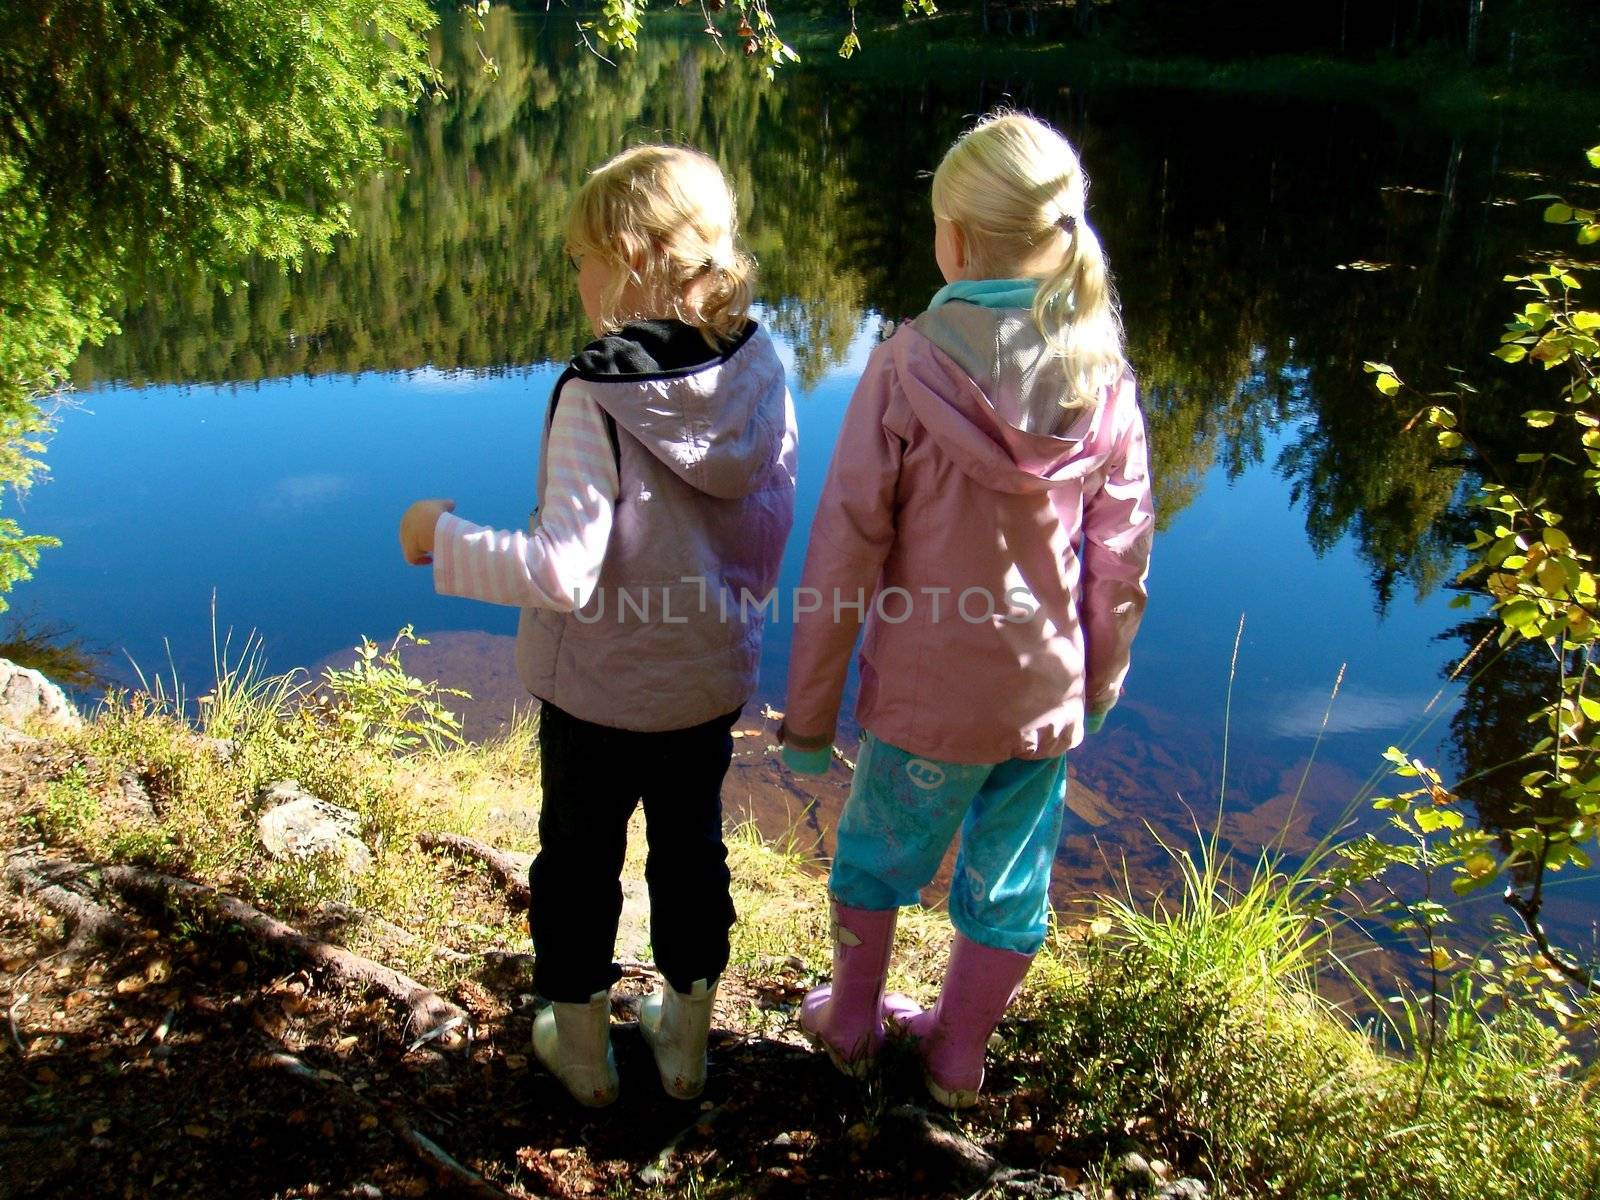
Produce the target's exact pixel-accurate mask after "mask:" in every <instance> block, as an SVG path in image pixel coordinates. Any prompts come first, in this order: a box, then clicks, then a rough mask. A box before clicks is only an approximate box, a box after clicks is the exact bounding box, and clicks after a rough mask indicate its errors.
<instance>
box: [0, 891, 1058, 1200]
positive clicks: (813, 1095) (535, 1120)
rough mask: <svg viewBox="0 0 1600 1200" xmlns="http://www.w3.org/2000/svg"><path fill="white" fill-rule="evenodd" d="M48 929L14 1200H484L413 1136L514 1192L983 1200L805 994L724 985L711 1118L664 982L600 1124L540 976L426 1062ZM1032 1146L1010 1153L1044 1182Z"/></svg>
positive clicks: (212, 934) (900, 1069) (167, 952)
mask: <svg viewBox="0 0 1600 1200" xmlns="http://www.w3.org/2000/svg"><path fill="white" fill-rule="evenodd" d="M42 925H43V926H46V927H47V926H48V925H49V919H48V918H41V916H40V914H39V913H38V912H37V911H33V910H31V906H29V905H28V904H26V903H25V902H22V901H19V900H17V899H16V898H14V897H13V898H11V899H10V900H9V901H8V903H7V905H6V910H5V913H4V917H3V920H0V996H3V997H4V1000H3V1001H0V1003H4V1005H5V1006H6V1012H7V1018H8V1025H9V1029H8V1030H7V1031H6V1033H5V1036H6V1041H7V1046H6V1050H5V1053H4V1056H3V1057H0V1090H3V1094H4V1095H5V1096H7V1097H9V1098H10V1102H9V1103H8V1105H7V1106H6V1111H5V1112H4V1115H0V1180H3V1183H0V1194H3V1195H4V1196H6V1197H17V1198H19V1200H20V1198H22V1197H47V1196H48V1197H62V1198H65V1197H80V1196H81V1197H95V1198H97V1200H98V1198H103V1197H107V1196H124V1197H130V1198H131V1197H156V1196H172V1197H211V1196H217V1197H223V1196H226V1197H291V1196H350V1197H371V1196H377V1195H380V1194H381V1195H384V1196H424V1195H433V1194H446V1193H449V1192H460V1191H467V1192H469V1193H470V1192H471V1191H472V1189H471V1188H470V1187H466V1186H465V1185H459V1184H456V1183H453V1182H452V1181H451V1179H450V1178H449V1177H448V1176H447V1175H446V1174H445V1173H444V1172H441V1171H440V1170H438V1169H435V1168H434V1166H433V1165H432V1164H431V1163H430V1162H429V1161H428V1151H427V1150H426V1149H425V1148H421V1147H420V1146H419V1144H418V1143H417V1142H416V1140H415V1138H414V1137H412V1136H411V1135H410V1133H408V1131H411V1132H412V1133H415V1134H421V1135H422V1137H424V1138H426V1139H428V1141H429V1142H431V1143H433V1144H434V1145H436V1146H437V1147H438V1148H439V1149H440V1150H441V1151H443V1152H444V1153H445V1154H448V1155H449V1156H450V1157H452V1158H453V1159H455V1160H456V1161H457V1162H458V1163H459V1164H461V1165H462V1166H464V1167H466V1168H468V1169H469V1170H471V1171H475V1172H477V1173H480V1174H482V1175H483V1176H485V1177H487V1179H489V1180H492V1181H493V1183H494V1185H496V1188H497V1189H503V1191H501V1192H500V1193H499V1194H506V1193H509V1194H510V1195H512V1196H523V1195H534V1196H605V1195H617V1196H626V1195H634V1194H638V1193H644V1192H649V1191H652V1190H656V1189H660V1190H662V1191H664V1192H667V1193H671V1194H704V1193H710V1194H716V1192H717V1190H718V1181H722V1183H721V1187H722V1189H723V1190H724V1194H735V1195H743V1194H757V1195H771V1196H787V1195H795V1196H799V1195H805V1196H844V1195H850V1196H854V1197H865V1196H885V1197H903V1196H940V1195H956V1194H960V1195H966V1194H968V1193H969V1192H970V1191H971V1188H970V1187H959V1186H954V1185H953V1184H952V1186H949V1187H947V1186H945V1183H946V1182H950V1181H948V1180H946V1181H941V1179H940V1178H938V1177H937V1165H938V1164H937V1163H930V1162H927V1161H918V1160H919V1159H921V1158H923V1157H924V1155H923V1154H922V1151H921V1149H920V1148H919V1147H917V1146H915V1145H902V1146H900V1147H898V1148H897V1146H896V1144H895V1142H894V1139H893V1138H892V1137H886V1136H885V1135H884V1134H883V1131H882V1128H881V1122H880V1120H879V1118H880V1117H881V1116H882V1114H883V1113H884V1112H885V1111H886V1109H887V1108H888V1107H890V1106H892V1105H897V1104H904V1103H907V1102H913V1101H916V1100H917V1099H918V1098H919V1096H920V1095H921V1088H920V1081H919V1080H918V1079H917V1077H916V1073H915V1069H914V1066H913V1065H912V1064H911V1063H908V1062H904V1061H900V1062H897V1063H892V1064H891V1068H890V1070H889V1071H888V1072H887V1074H886V1075H885V1077H884V1079H883V1080H882V1081H881V1082H879V1083H878V1084H875V1085H873V1086H871V1087H869V1088H863V1087H861V1086H859V1085H857V1084H855V1083H853V1082H851V1081H849V1080H846V1079H844V1078H843V1077H841V1076H839V1075H838V1074H837V1073H836V1072H835V1071H834V1070H833V1069H832V1068H831V1067H830V1066H829V1065H828V1063H827V1062H826V1060H825V1059H823V1058H822V1057H821V1056H819V1055H816V1054H814V1053H812V1052H811V1051H810V1050H809V1048H807V1047H806V1046H805V1045H804V1043H803V1042H802V1041H801V1040H800V1039H799V1038H798V1037H797V1036H795V1034H794V1032H793V1022H792V1019H791V1015H790V1011H789V1010H790V1009H791V1008H792V1006H793V1004H794V1003H795V1002H796V1001H797V999H798V996H799V989H798V988H797V987H796V986H794V985H793V984H791V983H788V982H786V981H785V980H784V979H783V977H782V976H781V975H775V976H774V977H773V978H771V979H769V980H766V981H760V982H751V981H745V980H730V986H727V987H725V988H724V990H723V992H722V994H721V995H720V997H719V1004H718V1018H719V1021H718V1023H719V1025H720V1026H721V1028H720V1030H719V1031H718V1033H717V1034H716V1035H715V1037H714V1040H713V1044H712V1049H711V1055H710V1081H709V1083H708V1085H707V1088H706V1092H705V1094H704V1096H703V1097H702V1099H701V1100H699V1101H697V1102H687V1103H686V1102H681V1101H675V1100H671V1099H668V1098H667V1096H666V1095H665V1093H664V1092H663V1091H662V1089H661V1086H660V1084H659V1081H658V1080H657V1078H656V1074H655V1067H654V1063H653V1062H652V1060H651V1057H650V1053H649V1050H648V1048H647V1047H646V1046H645V1044H644V1042H643V1041H642V1040H641V1038H640V1036H639V1033H638V1027H637V1024H635V1023H633V1022H632V1021H628V1020H627V1019H628V1018H629V1017H631V1016H633V1015H634V1013H635V1011H636V1009H635V1006H636V1003H637V998H638V996H639V995H641V994H643V993H644V992H645V991H646V990H647V989H648V988H649V986H650V985H651V981H650V980H649V979H647V978H642V977H635V978H630V979H625V980H624V981H623V984H622V985H620V986H619V988H618V989H617V997H616V1001H615V1015H616V1016H617V1018H618V1019H619V1020H620V1021H623V1022H625V1023H622V1024H619V1025H617V1027H616V1028H615V1030H614V1038H613V1040H614V1043H615V1047H616V1053H617V1060H618V1068H619V1070H620V1072H621V1076H622V1081H623V1091H622V1098H621V1099H620V1100H619V1101H618V1103H617V1104H616V1105H615V1106H614V1107H612V1108H610V1109H607V1110H605V1111H603V1112H594V1111H591V1110H587V1109H583V1108H580V1107H579V1106H577V1105H576V1104H574V1103H573V1102H572V1101H571V1100H570V1099H569V1098H568V1097H567V1096H566V1094H565V1092H564V1091H563V1090H562V1088H561V1086H560V1085H559V1084H558V1083H557V1082H556V1081H555V1079H554V1078H553V1077H552V1076H550V1075H548V1074H547V1073H546V1072H544V1071H543V1070H542V1069H541V1068H540V1067H539V1065H538V1063H537V1061H536V1060H534V1059H533V1058H532V1055H531V1053H530V1051H529V1049H528V1045H527V1042H528V1035H529V1029H530V1024H531V1020H532V1015H533V1012H534V1011H535V1009H534V1007H533V999H532V996H531V994H530V987H529V981H528V977H527V975H526V973H525V967H524V966H523V965H522V964H520V963H518V962H516V961H513V962H510V963H508V964H505V965H503V966H501V967H500V968H499V970H498V972H497V973H496V974H494V975H490V976H486V977H484V978H482V979H476V980H468V981H466V982H464V983H463V984H461V985H459V986H458V988H457V989H455V991H454V993H453V997H452V998H454V999H455V1000H457V1001H458V1002H459V1003H462V1004H463V1005H464V1006H465V1007H466V1008H467V1009H468V1010H469V1011H470V1012H471V1013H472V1015H473V1019H474V1023H475V1025H476V1036H475V1038H474V1040H473V1042H472V1044H471V1046H470V1048H469V1049H463V1050H458V1051H454V1052H449V1051H438V1050H435V1049H433V1048H431V1047H429V1046H422V1047H417V1048H414V1049H413V1048H410V1047H409V1045H408V1043H407V1041H406V1039H405V1035H404V1032H403V1031H402V1030H401V1029H400V1028H399V1027H398V1025H397V1023H396V1022H395V1020H394V1019H393V1017H392V1013H391V1010H390V1009H389V1007H388V1006H387V1005H386V1004H385V1003H384V1002H383V1001H381V1000H373V1001H367V1002H363V1001H362V1000H360V999H359V998H357V997H352V996H348V995H339V994H329V993H326V992H324V991H322V990H320V989H319V988H317V987H316V986H314V985H313V984H312V982H311V981H310V980H309V979H308V978H307V977H306V976H305V975H303V974H285V973H283V971H282V970H281V969H280V968H279V967H278V966H277V965H276V964H274V963H273V962H270V961H265V960H262V959H260V958H258V957H256V956H255V954H254V953H253V950H252V948H251V947H250V946H249V945H247V944H244V943H242V942H239V941H237V940H236V939H234V938H231V937H230V936H229V935H228V934H227V933H226V931H214V930H189V931H173V930H167V931H157V930H153V929H152V930H147V931H146V936H145V937H143V938H141V939H140V940H139V941H138V942H136V943H135V944H134V945H133V946H131V947H129V948H127V949H126V950H125V951H124V952H122V953H120V954H117V955H116V956H114V957H104V956H100V957H93V958H89V959H85V960H78V961H73V960H71V959H69V958H68V957H67V956H66V955H64V954H63V953H61V952H60V951H59V950H54V949H52V947H51V945H50V944H49V943H48V942H41V941H40V938H39V935H40V933H41V926H42ZM186 934H187V936H186ZM747 1015H748V1016H749V1017H751V1018H753V1019H754V1021H755V1022H757V1023H759V1025H761V1026H763V1027H764V1029H765V1031H764V1032H761V1031H758V1030H756V1029H752V1028H750V1027H749V1024H750V1022H749V1021H748V1020H745V1019H742V1018H744V1017H746V1016H747ZM741 1025H743V1026H744V1027H743V1028H741ZM993 1087H994V1094H993V1095H992V1096H991V1097H989V1098H987V1099H986V1100H985V1103H986V1104H987V1105H991V1106H1005V1105H1007V1104H1008V1103H1011V1102H1012V1101H1014V1100H1016V1099H1018V1097H1015V1096H1008V1095H1007V1094H1006V1092H1007V1081H1006V1080H1005V1079H1004V1078H997V1079H995V1080H994V1081H993ZM993 1115H996V1116H998V1115H999V1114H998V1113H995V1114H993ZM1030 1146H1031V1143H1029V1142H1028V1141H1027V1140H1026V1139H1024V1141H1023V1142H1022V1143H1021V1144H1019V1145H1013V1146H1009V1147H1005V1148H1004V1149H1005V1150H1006V1151H1007V1152H1008V1154H1009V1155H1010V1156H1015V1155H1016V1154H1017V1152H1018V1151H1019V1150H1021V1151H1022V1156H1023V1157H1024V1158H1031V1159H1032V1161H1033V1164H1037V1162H1038V1154H1037V1153H1033V1154H1031V1155H1030V1154H1028V1153H1027V1152H1028V1150H1029V1149H1030ZM930 1168H933V1170H932V1171H930ZM482 1194H485V1195H491V1194H496V1193H495V1192H494V1191H489V1190H485V1191H484V1192H483V1193H482Z"/></svg>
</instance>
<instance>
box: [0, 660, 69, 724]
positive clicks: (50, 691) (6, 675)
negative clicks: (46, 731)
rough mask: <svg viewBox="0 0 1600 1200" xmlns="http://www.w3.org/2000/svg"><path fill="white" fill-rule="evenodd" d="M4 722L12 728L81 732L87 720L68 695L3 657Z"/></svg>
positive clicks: (0, 696)
mask: <svg viewBox="0 0 1600 1200" xmlns="http://www.w3.org/2000/svg"><path fill="white" fill-rule="evenodd" d="M0 723H3V724H5V725H9V726H10V727H11V728H12V729H22V728H23V727H24V726H25V725H28V724H30V723H37V724H44V725H52V726H55V727H56V728H57V729H78V728H80V727H81V726H82V725H83V718H82V717H81V716H80V715H79V714H78V710H77V707H76V706H75V705H74V704H73V703H72V701H71V700H68V699H67V694H66V693H65V692H63V691H62V690H61V689H60V688H59V687H57V686H56V685H55V684H53V683H51V682H50V681H49V680H48V679H46V678H45V677H44V676H43V675H41V674H39V672H37V671H35V670H32V669H30V668H28V667H19V666H17V664H16V663H14V662H12V661H11V660H10V659H8V658H0Z"/></svg>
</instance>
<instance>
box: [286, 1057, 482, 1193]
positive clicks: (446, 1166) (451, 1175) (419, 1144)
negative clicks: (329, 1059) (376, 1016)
mask: <svg viewBox="0 0 1600 1200" xmlns="http://www.w3.org/2000/svg"><path fill="white" fill-rule="evenodd" d="M257 1061H258V1062H260V1063H261V1064H262V1065H263V1066H267V1067H271V1068H273V1069H274V1070H279V1071H285V1072H287V1073H288V1074H290V1075H293V1076H294V1077H295V1078H296V1079H303V1080H305V1081H306V1082H307V1083H312V1084H316V1085H317V1086H318V1087H322V1088H327V1089H329V1090H331V1091H336V1092H338V1093H339V1096H340V1099H341V1100H343V1101H344V1102H345V1103H346V1104H349V1105H350V1106H351V1107H353V1108H355V1109H357V1110H358V1111H360V1112H361V1113H362V1114H363V1115H367V1114H370V1115H372V1116H374V1117H377V1118H378V1119H379V1120H383V1121H384V1122H385V1123H386V1124H387V1125H388V1126H389V1128H390V1129H391V1130H393V1131H394V1134H395V1136H396V1137H398V1138H399V1139H400V1140H401V1141H402V1142H404V1143H405V1144H406V1146H407V1147H408V1148H409V1149H410V1150H411V1151H412V1153H414V1154H415V1155H416V1156H417V1157H418V1158H419V1159H421V1160H422V1161H423V1162H424V1163H426V1164H427V1165H428V1166H429V1167H431V1168H432V1169H433V1170H434V1172H435V1173H436V1174H437V1175H438V1176H439V1177H440V1178H441V1179H443V1180H445V1181H446V1182H447V1183H448V1185H449V1187H450V1190H451V1191H453V1192H456V1193H457V1194H459V1195H464V1196H477V1197H481V1198H483V1200H508V1197H510V1196H511V1193H510V1192H508V1191H506V1190H505V1188H503V1187H501V1186H500V1185H499V1184H497V1183H494V1182H493V1181H491V1180H489V1179H486V1178H484V1177H483V1176H482V1175H480V1174H479V1173H478V1172H476V1171H474V1170H473V1169H472V1168H471V1167H469V1166H466V1165H464V1164H463V1163H460V1162H458V1161H456V1159H455V1158H453V1157H452V1156H451V1155H450V1153H449V1152H448V1151H446V1150H445V1149H444V1148H443V1147H441V1146H440V1145H439V1144H438V1143H437V1142H435V1141H434V1140H433V1139H432V1138H430V1137H428V1136H426V1135H425V1134H423V1133H420V1132H419V1131H418V1130H416V1129H415V1128H413V1127H412V1126H411V1125H410V1124H409V1123H408V1122H406V1121H405V1120H404V1119H403V1118H401V1117H400V1116H399V1115H398V1114H397V1113H393V1112H391V1113H389V1114H388V1115H387V1117H385V1115H384V1114H383V1113H382V1112H381V1111H380V1110H379V1108H378V1106H377V1105H375V1104H373V1103H371V1102H370V1101H368V1100H366V1099H364V1098H363V1097H362V1096H361V1095H360V1094H359V1093H358V1092H356V1091H355V1090H354V1089H352V1088H351V1087H350V1086H349V1085H348V1084H347V1083H345V1081H344V1080H343V1079H342V1078H341V1077H340V1076H339V1075H338V1074H336V1073H335V1072H333V1071H319V1070H317V1069H316V1068H314V1067H311V1066H308V1065H307V1064H306V1063H304V1062H302V1061H301V1060H300V1059H298V1058H296V1057H295V1056H294V1055H292V1054H287V1053H282V1052H279V1053H275V1054H268V1055H266V1056H265V1057H264V1058H262V1059H259V1060H257Z"/></svg>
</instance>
